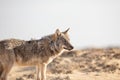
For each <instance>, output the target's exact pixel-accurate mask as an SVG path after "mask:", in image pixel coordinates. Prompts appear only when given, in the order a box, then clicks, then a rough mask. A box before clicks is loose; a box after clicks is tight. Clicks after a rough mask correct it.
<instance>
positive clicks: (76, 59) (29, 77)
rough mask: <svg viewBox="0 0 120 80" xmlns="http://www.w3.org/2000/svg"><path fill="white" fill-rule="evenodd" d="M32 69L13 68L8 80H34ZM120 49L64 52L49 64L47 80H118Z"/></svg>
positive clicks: (119, 78) (119, 77)
mask: <svg viewBox="0 0 120 80" xmlns="http://www.w3.org/2000/svg"><path fill="white" fill-rule="evenodd" d="M35 73H36V72H35V68H34V67H20V66H14V67H13V68H12V70H11V72H10V74H9V76H8V79H9V80H35V77H36V75H35ZM119 75H120V48H117V47H116V48H104V49H95V48H92V49H83V50H74V51H71V52H65V53H64V54H63V55H61V56H60V57H58V58H56V59H55V60H54V61H53V62H52V63H50V64H49V66H48V69H47V80H120V76H119Z"/></svg>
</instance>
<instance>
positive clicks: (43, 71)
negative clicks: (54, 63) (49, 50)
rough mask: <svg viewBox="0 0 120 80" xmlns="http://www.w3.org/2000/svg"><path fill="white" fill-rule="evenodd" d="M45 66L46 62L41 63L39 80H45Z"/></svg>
mask: <svg viewBox="0 0 120 80" xmlns="http://www.w3.org/2000/svg"><path fill="white" fill-rule="evenodd" d="M46 68H47V64H45V63H43V64H42V65H41V80H46Z"/></svg>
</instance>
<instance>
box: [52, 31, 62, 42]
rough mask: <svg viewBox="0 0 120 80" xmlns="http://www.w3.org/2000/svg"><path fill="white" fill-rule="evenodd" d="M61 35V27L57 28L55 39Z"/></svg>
mask: <svg viewBox="0 0 120 80" xmlns="http://www.w3.org/2000/svg"><path fill="white" fill-rule="evenodd" d="M60 35H61V32H60V30H59V29H56V31H55V34H54V35H53V36H52V38H53V40H56V39H57V37H58V36H60Z"/></svg>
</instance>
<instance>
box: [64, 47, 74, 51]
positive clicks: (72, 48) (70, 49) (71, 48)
mask: <svg viewBox="0 0 120 80" xmlns="http://www.w3.org/2000/svg"><path fill="white" fill-rule="evenodd" d="M64 49H66V50H72V49H73V47H72V46H71V47H70V48H66V47H64Z"/></svg>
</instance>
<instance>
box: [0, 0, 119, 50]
mask: <svg viewBox="0 0 120 80" xmlns="http://www.w3.org/2000/svg"><path fill="white" fill-rule="evenodd" d="M57 28H59V29H60V30H61V31H64V30H66V29H67V28H70V32H69V35H70V38H71V43H72V44H73V45H74V46H75V48H83V47H89V46H90V47H91V46H92V47H107V46H119V45H120V0H0V40H3V39H8V38H18V39H24V40H30V39H31V38H35V39H40V38H41V37H42V36H45V35H48V34H52V33H54V32H55V30H56V29H57Z"/></svg>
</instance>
